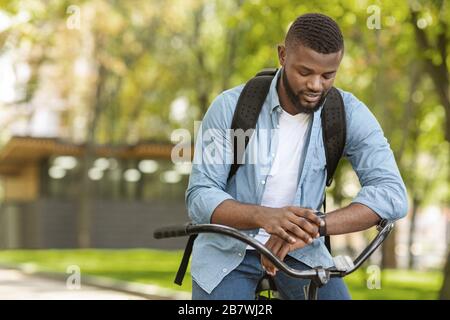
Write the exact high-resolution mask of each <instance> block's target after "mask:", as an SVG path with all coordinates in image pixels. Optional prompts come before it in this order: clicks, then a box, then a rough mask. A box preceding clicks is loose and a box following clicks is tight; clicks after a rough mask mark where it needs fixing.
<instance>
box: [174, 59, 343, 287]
mask: <svg viewBox="0 0 450 320" xmlns="http://www.w3.org/2000/svg"><path fill="white" fill-rule="evenodd" d="M276 72H277V69H273V68H271V69H264V70H262V71H261V72H259V73H257V74H256V76H255V77H254V78H252V79H250V81H248V82H247V83H246V85H245V86H244V89H243V90H242V92H241V95H240V96H239V99H238V102H237V106H236V110H235V111H234V115H233V120H232V122H231V129H233V130H232V132H234V131H235V130H236V129H242V130H243V131H244V132H245V131H247V130H248V129H255V128H256V123H257V121H258V117H259V113H260V112H261V109H262V106H263V104H264V101H265V100H266V97H267V94H268V92H269V89H270V84H271V83H272V80H273V78H274V76H275V74H276ZM320 116H321V121H322V133H323V143H324V147H325V156H326V160H327V164H326V169H327V180H326V186H327V187H329V186H330V185H331V182H332V181H333V175H334V172H335V171H336V168H337V166H338V163H339V160H340V159H341V157H342V153H343V151H344V146H345V139H346V122H345V108H344V101H343V100H342V97H341V94H340V93H339V91H338V90H337V89H336V88H335V87H332V88H331V89H330V91H329V92H328V94H327V98H326V100H325V105H324V107H323V108H322V112H321V115H320ZM249 140H250V137H249V136H245V148H247V144H248V142H249ZM237 146H238V144H237V137H236V136H234V157H233V158H234V161H233V164H232V165H231V168H230V172H229V174H228V180H229V179H230V178H231V177H232V176H234V175H235V174H236V172H237V170H238V169H239V167H240V166H241V163H242V161H238V160H240V159H238V152H237ZM325 195H326V193H325ZM323 210H324V212H326V197H324V200H323ZM196 237H197V235H191V236H190V237H189V239H188V242H187V244H186V248H185V250H184V254H183V258H182V260H181V263H180V267H179V269H178V272H177V275H176V277H175V281H174V282H175V283H176V284H178V285H181V284H182V281H183V278H184V275H185V273H186V269H187V266H188V263H189V258H190V256H191V252H192V247H193V245H194V240H195V238H196ZM325 244H326V246H327V248H328V250H329V251H330V252H331V247H330V238H329V237H328V236H327V237H325Z"/></svg>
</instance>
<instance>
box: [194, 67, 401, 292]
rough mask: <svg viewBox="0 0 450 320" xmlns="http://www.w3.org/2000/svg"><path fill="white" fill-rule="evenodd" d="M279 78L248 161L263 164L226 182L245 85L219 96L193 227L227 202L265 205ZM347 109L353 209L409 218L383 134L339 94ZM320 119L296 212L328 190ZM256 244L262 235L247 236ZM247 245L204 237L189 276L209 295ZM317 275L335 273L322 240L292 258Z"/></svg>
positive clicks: (201, 139)
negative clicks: (355, 182)
mask: <svg viewBox="0 0 450 320" xmlns="http://www.w3.org/2000/svg"><path fill="white" fill-rule="evenodd" d="M279 75H280V72H278V73H277V75H276V77H274V80H273V81H272V83H271V87H270V90H269V93H268V95H267V98H266V100H265V102H264V105H263V107H262V110H261V113H260V115H259V118H258V122H257V125H256V130H255V132H254V134H253V135H252V137H251V139H250V142H249V145H248V147H247V149H246V151H245V156H246V157H250V158H251V155H250V153H251V154H253V155H254V156H255V158H256V159H257V161H253V162H252V161H247V159H246V162H245V163H244V164H243V165H241V167H240V168H239V170H238V171H237V173H236V175H235V176H234V177H232V178H231V179H230V181H227V178H228V173H229V170H230V167H231V163H232V155H233V148H232V144H231V141H230V139H229V129H230V128H231V121H232V118H233V114H234V110H235V108H236V103H237V100H238V98H239V95H240V93H241V91H242V89H243V85H241V86H238V87H235V88H232V89H230V90H227V91H224V92H223V93H221V94H220V95H219V96H218V97H217V98H216V99H215V100H214V101H213V102H212V104H211V106H210V108H209V109H208V111H207V112H206V114H205V116H204V119H203V121H202V124H201V126H200V129H199V132H198V134H197V139H196V143H195V151H194V161H193V166H192V172H191V175H190V179H189V186H188V188H187V190H186V204H187V209H188V213H189V217H190V219H191V220H192V221H193V222H194V223H210V219H211V215H212V213H213V212H214V209H215V208H216V207H217V206H218V205H219V204H220V203H221V202H223V201H224V200H226V199H234V200H237V201H240V202H243V203H250V204H257V205H260V204H261V199H262V195H263V192H264V186H265V181H266V179H267V175H268V173H269V170H270V167H271V165H272V162H273V159H274V157H273V153H274V152H276V150H277V145H278V143H289V141H278V139H277V130H276V128H277V126H278V119H279V115H280V112H281V106H280V101H279V98H278V93H277V90H276V83H277V79H278V77H279ZM339 92H340V93H341V95H342V98H343V100H344V104H345V111H346V120H347V140H346V144H345V148H344V155H345V157H347V158H348V159H349V161H350V163H351V164H352V167H353V169H354V170H355V172H356V174H357V176H358V178H359V181H360V184H361V189H360V191H359V193H358V194H357V196H356V197H355V198H354V199H353V201H352V202H357V203H361V204H364V205H366V206H367V207H369V208H371V209H372V210H373V211H375V212H376V213H377V214H378V215H379V216H380V217H381V218H385V219H388V220H396V219H399V218H402V217H404V216H405V215H406V213H407V210H408V202H407V193H406V188H405V185H404V183H403V181H402V178H401V176H400V173H399V170H398V168H397V165H396V162H395V159H394V155H393V152H392V150H391V149H390V146H389V143H388V141H387V140H386V138H385V137H384V134H383V131H382V129H381V127H380V125H379V123H378V122H377V120H376V119H375V117H374V116H373V114H372V113H371V112H370V111H369V109H368V108H367V107H366V106H365V105H364V103H362V102H361V101H359V100H358V99H357V98H356V97H355V96H354V95H352V94H351V93H349V92H345V91H343V90H340V89H339ZM321 110H322V108H320V109H319V110H318V111H316V112H315V113H314V115H313V117H312V121H311V122H310V127H309V128H308V132H307V135H306V137H307V138H306V142H305V148H304V152H303V156H302V158H301V160H300V161H301V163H300V170H299V177H298V181H299V183H298V187H297V192H296V195H295V200H294V203H293V204H292V205H294V206H299V207H304V208H312V209H316V210H319V209H320V207H321V205H322V202H323V198H324V190H325V180H326V168H325V165H326V159H325V150H324V145H323V140H322V126H321V121H320V112H321ZM242 232H244V233H246V234H248V235H250V236H252V237H254V236H255V235H257V233H258V229H254V230H242ZM245 250H246V244H245V243H242V242H240V241H238V240H235V239H233V238H230V237H226V236H223V235H219V234H206V233H205V234H199V236H198V237H197V239H196V241H195V243H194V247H193V253H192V262H191V274H192V277H193V279H194V280H195V281H196V282H197V284H198V285H200V286H201V287H202V288H203V289H204V290H205V291H207V292H208V293H210V292H211V291H212V290H213V289H214V288H215V287H216V286H217V285H218V284H219V283H220V281H221V280H222V279H223V278H224V277H225V276H226V275H227V274H228V273H229V272H231V271H232V270H233V269H234V268H236V267H237V266H238V265H239V264H240V263H241V261H242V260H243V258H244V255H245ZM289 255H290V256H292V257H294V258H296V259H298V260H300V261H302V262H303V263H305V264H307V265H309V266H311V267H315V266H319V265H320V266H323V267H331V266H333V260H332V257H331V255H330V253H329V252H328V250H327V249H326V247H325V245H324V241H323V238H320V239H316V240H314V242H313V243H312V244H310V245H308V246H306V247H304V248H301V249H298V250H295V251H293V252H290V253H289Z"/></svg>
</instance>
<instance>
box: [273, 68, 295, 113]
mask: <svg viewBox="0 0 450 320" xmlns="http://www.w3.org/2000/svg"><path fill="white" fill-rule="evenodd" d="M277 93H278V99H279V100H280V105H281V108H283V110H284V111H286V112H287V113H289V114H291V115H293V116H295V115H296V114H298V111H297V110H296V109H295V107H294V105H293V103H292V102H291V100H289V97H288V95H287V93H286V88H285V86H284V83H283V77H281V76H280V77H279V78H278V83H277Z"/></svg>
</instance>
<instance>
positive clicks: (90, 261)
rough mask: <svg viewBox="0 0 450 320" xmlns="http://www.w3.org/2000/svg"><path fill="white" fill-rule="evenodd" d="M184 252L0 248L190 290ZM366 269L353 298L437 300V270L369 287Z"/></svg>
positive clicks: (398, 274)
mask: <svg viewBox="0 0 450 320" xmlns="http://www.w3.org/2000/svg"><path fill="white" fill-rule="evenodd" d="M181 256H182V252H181V251H159V250H147V249H136V250H6V251H0V264H1V263H4V264H27V266H28V267H32V268H36V269H37V270H39V271H53V272H62V273H65V272H66V271H67V267H68V266H70V265H77V266H79V267H80V269H81V274H82V275H83V274H88V275H95V276H103V277H110V278H115V279H120V280H125V281H132V282H141V283H145V284H156V285H159V286H162V287H166V288H171V289H176V290H183V291H190V290H191V277H190V274H189V273H187V274H186V277H185V279H184V282H183V286H182V287H179V286H177V285H175V284H173V278H174V276H175V273H176V271H177V268H178V264H179V262H180V260H181ZM368 277H369V274H368V273H366V271H365V270H363V269H361V270H360V271H357V272H355V273H354V274H352V275H350V276H348V277H347V278H346V283H347V284H348V286H349V289H350V293H351V295H352V298H353V299H428V300H429V299H436V298H437V296H438V292H439V289H440V286H441V283H442V275H441V273H440V272H438V271H433V272H431V271H430V272H419V271H409V270H385V271H383V272H382V276H381V282H380V284H381V288H380V289H372V290H369V289H368V288H367V279H368Z"/></svg>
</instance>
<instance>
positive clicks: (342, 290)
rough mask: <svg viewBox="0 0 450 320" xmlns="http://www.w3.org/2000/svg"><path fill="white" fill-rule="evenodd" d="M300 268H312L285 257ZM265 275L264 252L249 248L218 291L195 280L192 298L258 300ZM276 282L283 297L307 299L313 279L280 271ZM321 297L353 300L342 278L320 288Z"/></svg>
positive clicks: (291, 264)
mask: <svg viewBox="0 0 450 320" xmlns="http://www.w3.org/2000/svg"><path fill="white" fill-rule="evenodd" d="M284 262H285V263H287V264H288V265H289V266H290V267H292V268H294V269H298V270H305V269H310V267H308V266H307V265H305V264H304V263H302V262H300V261H297V260H296V259H294V258H292V257H289V256H287V257H286V258H285V260H284ZM263 275H264V270H263V269H262V266H261V262H260V255H259V253H257V252H256V251H255V250H247V251H246V254H245V257H244V260H243V261H242V263H241V264H240V265H239V266H238V267H237V268H236V269H234V270H233V271H231V272H230V273H229V274H228V275H227V276H225V278H224V279H223V280H222V282H220V283H219V285H218V286H217V287H215V288H214V290H213V291H212V292H211V293H210V294H208V293H207V292H206V291H204V290H203V289H202V288H201V287H200V286H199V285H198V284H197V283H196V282H195V281H192V300H254V299H255V290H256V286H257V285H258V282H259V280H260V279H261V277H262V276H263ZM274 280H275V284H276V286H277V288H278V292H279V294H280V296H281V298H282V299H288V300H304V299H305V295H304V293H303V287H304V286H305V285H307V284H308V283H309V280H305V279H297V278H292V277H289V276H287V275H285V274H284V273H283V272H281V271H278V272H277V274H276V276H275V278H274ZM318 299H319V300H350V299H351V298H350V294H349V292H348V289H347V286H346V285H345V283H344V281H343V280H342V279H341V278H332V279H330V281H329V282H328V283H327V284H326V285H324V286H323V287H321V288H320V289H319V290H318Z"/></svg>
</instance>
